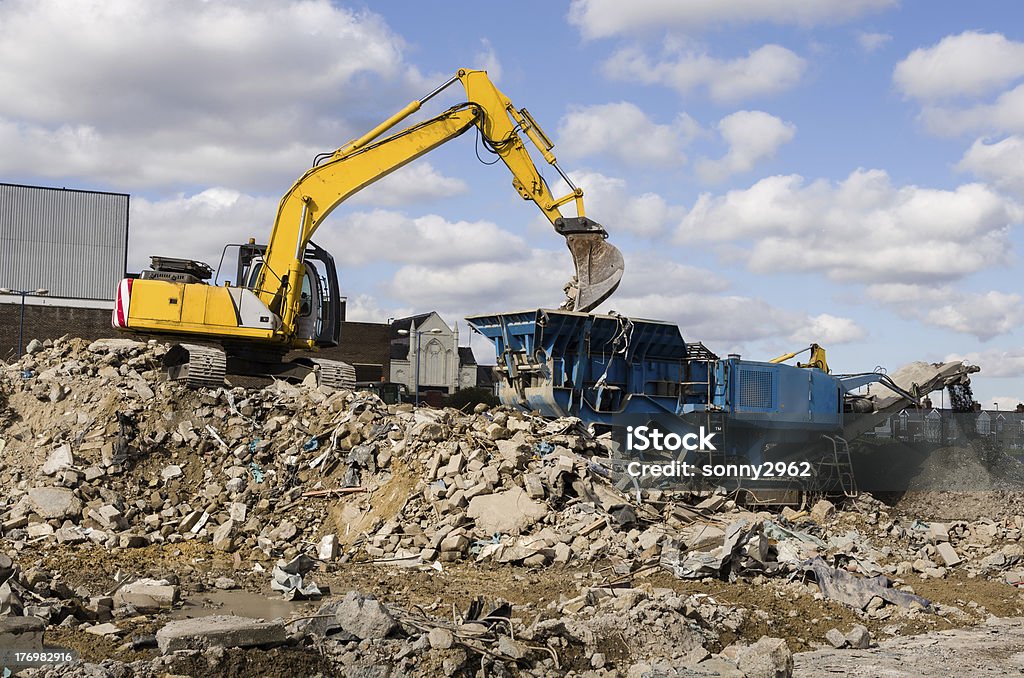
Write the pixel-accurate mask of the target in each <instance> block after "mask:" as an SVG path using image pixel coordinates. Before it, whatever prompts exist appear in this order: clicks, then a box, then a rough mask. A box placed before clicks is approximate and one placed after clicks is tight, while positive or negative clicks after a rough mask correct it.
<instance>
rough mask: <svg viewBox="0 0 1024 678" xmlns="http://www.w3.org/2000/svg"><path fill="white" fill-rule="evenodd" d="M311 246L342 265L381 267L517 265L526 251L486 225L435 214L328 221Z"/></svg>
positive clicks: (377, 213)
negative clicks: (387, 264) (507, 262)
mask: <svg viewBox="0 0 1024 678" xmlns="http://www.w3.org/2000/svg"><path fill="white" fill-rule="evenodd" d="M314 240H315V241H316V242H317V243H319V244H320V245H321V246H322V247H324V248H326V249H327V250H329V251H330V252H331V253H332V254H333V255H334V257H335V259H337V260H338V262H339V263H340V264H345V265H349V266H358V265H363V264H373V263H379V262H395V263H407V264H435V265H443V266H448V265H456V264H464V263H469V262H482V261H505V260H516V259H520V258H523V257H525V256H527V254H528V252H529V250H528V248H527V246H526V243H525V242H524V241H523V239H522V238H520V237H519V236H516V235H513V234H511V233H509V232H508V231H505V230H503V229H501V228H499V227H498V226H497V225H496V224H494V223H491V222H488V221H472V222H470V221H455V222H452V221H448V220H446V219H444V218H442V217H439V216H437V215H433V214H427V215H423V216H418V217H409V216H407V215H405V214H402V213H400V212H393V211H389V210H373V211H371V212H355V213H352V214H347V215H344V216H342V217H341V218H340V219H339V218H334V217H328V220H327V222H325V223H324V225H323V226H321V228H320V230H318V231H317V233H316V236H315V237H314Z"/></svg>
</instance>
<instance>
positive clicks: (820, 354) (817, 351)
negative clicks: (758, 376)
mask: <svg viewBox="0 0 1024 678" xmlns="http://www.w3.org/2000/svg"><path fill="white" fill-rule="evenodd" d="M808 351H810V354H811V359H810V360H809V361H807V362H805V363H797V364H796V366H797V367H817V368H818V369H819V370H821V371H822V372H824V373H825V374H831V373H832V370H830V369H829V367H828V360H827V359H826V357H825V349H823V348H822V347H821V346H818V345H817V344H811V345H810V346H808V347H807V348H803V349H800V350H799V351H794V352H793V353H786V354H785V355H780V356H779V357H778V358H772V359H771V360H769V361H768V362H770V363H784V362H786V361H787V360H792V359H793V358H795V357H797V356H798V355H800V354H801V353H807V352H808Z"/></svg>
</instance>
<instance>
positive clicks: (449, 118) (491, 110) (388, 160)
mask: <svg viewBox="0 0 1024 678" xmlns="http://www.w3.org/2000/svg"><path fill="white" fill-rule="evenodd" d="M456 81H458V82H460V83H461V84H462V85H463V87H464V88H465V90H466V95H467V103H464V104H461V105H459V106H455V107H453V108H451V109H449V110H447V111H445V112H444V113H442V114H440V115H438V116H435V117H433V118H430V119H428V120H426V121H424V122H422V123H419V124H416V125H413V126H411V127H408V128H406V129H403V130H400V131H398V132H396V133H393V134H391V135H390V136H387V137H384V138H383V139H381V138H380V137H381V135H383V134H384V133H385V132H387V131H389V130H390V129H392V128H393V127H394V126H395V125H397V124H398V123H400V122H401V121H402V120H404V119H406V118H408V117H409V116H410V115H412V114H413V113H415V112H416V111H418V110H419V109H420V107H421V106H422V105H423V104H424V103H425V102H426V101H428V100H429V99H431V98H433V97H434V96H436V95H437V94H438V93H440V92H441V91H443V90H444V89H445V88H447V87H448V86H450V85H452V84H454V83H455V82H456ZM472 126H475V127H476V128H477V129H478V130H479V131H480V134H481V138H482V140H483V142H484V145H485V146H486V147H487V148H488V149H490V150H491V151H492V152H493V153H495V154H496V155H498V156H499V157H500V158H501V160H502V161H503V162H504V163H505V165H506V166H507V167H508V169H509V170H510V171H511V172H512V177H513V178H512V185H513V187H514V188H515V189H516V191H517V192H518V193H519V194H520V195H521V196H522V197H523V199H525V200H532V201H533V202H534V203H535V204H536V205H537V207H538V208H540V210H541V212H542V213H543V214H544V216H545V217H547V219H548V220H549V221H550V222H551V224H552V225H553V226H554V227H555V230H556V231H558V232H559V233H560V234H562V235H563V236H565V238H566V243H567V245H568V248H569V252H570V254H571V255H572V257H573V263H574V265H575V269H576V275H575V278H574V280H573V281H570V283H569V284H568V285H567V286H566V289H567V291H568V293H569V299H568V300H567V302H566V304H565V307H567V308H572V309H574V310H577V311H589V310H591V309H593V308H594V307H596V306H597V305H598V304H600V303H601V302H602V301H604V300H605V299H607V298H608V296H610V295H611V294H612V293H613V292H614V291H615V289H616V287H618V284H619V281H620V280H621V278H622V272H623V259H622V254H621V253H620V252H619V250H618V249H617V248H615V247H613V246H612V245H609V244H608V243H607V242H606V240H605V239H606V238H607V237H608V234H607V232H606V231H605V230H604V228H602V227H601V226H600V224H598V223H596V222H594V221H592V220H590V219H586V218H585V212H584V207H583V190H582V189H580V188H578V187H576V186H575V185H573V183H572V181H571V180H570V179H569V177H568V176H567V175H566V174H565V173H564V172H563V171H562V169H561V168H560V167H559V166H558V163H557V161H556V159H555V156H554V155H552V154H551V148H552V146H553V145H552V144H551V142H550V141H549V140H548V138H547V136H546V135H545V134H544V132H543V130H541V128H540V127H539V126H538V125H537V123H536V121H534V119H533V116H532V115H531V114H530V113H529V112H528V111H527V110H526V109H516V108H515V106H513V105H512V102H511V101H510V100H509V99H508V97H506V96H505V95H504V94H502V93H501V91H499V90H498V88H497V87H495V86H494V83H493V82H491V80H490V78H488V77H487V73H486V72H484V71H473V70H465V69H462V70H459V71H458V73H457V74H456V75H455V76H454V77H453V78H451V79H450V80H448V81H447V82H446V83H444V84H443V85H441V86H440V87H438V88H437V89H435V90H434V91H432V92H430V93H429V94H428V95H426V96H425V97H423V98H422V99H418V100H416V101H412V102H410V103H409V104H407V105H406V106H405V107H404V108H402V109H401V110H400V111H398V112H397V113H395V114H394V115H392V116H391V117H390V118H388V119H387V120H385V121H384V122H382V123H380V124H379V125H377V126H376V127H375V128H373V129H372V130H370V131H369V132H367V133H366V134H364V135H363V136H361V137H359V138H358V139H355V140H353V141H351V142H349V143H347V144H345V145H344V146H342V147H341V148H339V149H338V150H337V151H335V152H334V153H333V154H332V155H331V156H330V157H329V158H328V159H327V160H326V161H324V162H322V163H320V164H319V165H316V166H315V167H313V168H312V169H310V170H309V171H307V172H306V173H305V174H304V175H303V176H302V177H300V178H299V180H298V181H296V182H295V184H294V185H293V186H292V188H291V189H290V190H289V191H288V193H286V194H285V196H284V198H282V200H281V203H280V205H279V207H278V213H277V218H276V219H275V221H274V228H273V231H272V233H271V237H270V241H269V243H268V247H267V252H266V264H267V265H266V266H265V267H264V269H263V271H262V272H261V274H260V279H259V281H258V284H257V288H258V290H257V293H258V294H259V295H260V297H261V298H262V299H263V301H264V302H265V303H266V304H267V305H268V306H269V307H270V309H271V310H272V311H274V312H275V313H277V314H279V315H281V316H282V320H283V325H284V326H285V327H286V328H287V327H291V326H292V323H293V319H294V317H295V315H296V313H297V311H298V308H299V294H298V292H299V290H298V285H289V284H287V281H288V280H297V279H300V278H297V277H296V276H301V275H302V266H301V263H302V262H301V260H300V257H298V256H297V254H296V253H298V252H301V251H302V250H303V248H304V247H305V246H306V244H307V243H308V242H309V241H310V239H311V238H312V237H313V234H314V233H315V232H316V230H317V228H318V227H319V226H320V224H321V223H323V220H324V219H325V218H326V217H327V215H329V214H330V213H331V211H332V210H333V209H334V208H335V207H337V206H338V205H339V204H340V203H341V202H342V201H344V200H345V199H346V198H348V197H349V196H350V195H352V194H353V193H355V192H357V191H359V190H361V189H363V188H365V187H366V186H368V185H369V184H371V183H373V182H375V181H377V180H379V179H381V178H383V177H385V176H387V175H388V174H390V173H391V172H393V171H395V170H397V169H399V168H400V167H402V166H404V165H406V164H407V163H409V162H411V161H413V160H415V159H416V158H418V157H420V156H421V155H423V154H425V153H428V152H430V151H431V150H433V149H434V148H437V147H438V146H440V145H442V144H444V143H446V142H448V141H451V140H452V139H454V138H456V137H457V136H459V135H461V134H462V133H464V132H465V131H467V130H468V129H469V128H470V127H472ZM519 131H522V132H523V133H524V134H525V136H526V138H527V139H529V140H530V141H531V142H532V143H533V144H534V145H535V146H536V147H537V150H538V151H540V153H541V155H542V156H543V157H544V160H545V161H546V162H547V163H549V164H550V165H551V166H552V167H554V168H555V170H556V171H557V172H558V174H559V175H560V176H561V177H562V178H563V179H564V180H565V182H566V184H567V185H568V186H569V189H570V192H569V193H568V194H566V195H565V196H562V197H559V198H556V197H555V196H554V195H553V194H552V193H551V190H550V188H549V186H548V183H547V181H546V180H545V179H544V177H543V176H542V175H541V173H540V171H539V170H538V169H537V166H536V165H535V164H534V162H533V159H532V158H531V156H530V153H529V151H528V150H527V148H526V144H525V142H524V140H523V138H522V136H520V134H519ZM570 202H572V203H574V205H575V208H576V216H574V217H573V216H568V217H567V216H564V215H563V214H562V212H561V210H560V208H561V207H562V206H563V205H565V204H567V203H570Z"/></svg>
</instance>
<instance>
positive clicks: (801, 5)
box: [569, 0, 897, 38]
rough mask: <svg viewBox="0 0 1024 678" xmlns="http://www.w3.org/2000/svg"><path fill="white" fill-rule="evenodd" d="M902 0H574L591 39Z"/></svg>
mask: <svg viewBox="0 0 1024 678" xmlns="http://www.w3.org/2000/svg"><path fill="white" fill-rule="evenodd" d="M896 4H897V0H729V1H727V2H726V1H724V0H687V1H686V2H679V0H633V1H632V2H621V1H620V0H573V3H572V5H571V6H570V7H569V23H571V24H573V25H574V26H576V27H577V28H579V30H580V32H581V33H582V34H583V36H584V37H586V38H605V37H609V36H614V35H620V34H623V33H633V32H637V31H643V30H652V29H680V28H681V29H684V30H693V29H698V28H702V27H705V26H709V25H714V24H720V23H726V22H727V23H752V22H762V21H763V22H769V23H776V24H797V25H801V26H808V25H815V24H823V23H825V24H827V23H835V22H839V21H845V20H848V19H852V18H854V17H857V16H861V15H862V14H865V13H867V12H872V11H876V10H880V9H885V8H888V7H892V6H894V5H896Z"/></svg>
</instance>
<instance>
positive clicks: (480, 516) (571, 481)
mask: <svg viewBox="0 0 1024 678" xmlns="http://www.w3.org/2000/svg"><path fill="white" fill-rule="evenodd" d="M160 355H161V349H160V347H156V346H149V345H146V344H141V343H138V342H132V341H128V340H103V341H98V342H94V343H93V344H91V345H89V346H87V347H86V346H84V345H82V343H81V342H78V341H75V340H70V341H68V340H64V341H61V340H58V341H57V342H56V343H55V345H53V346H52V347H41V348H40V349H39V350H38V351H36V352H35V353H33V354H32V355H31V356H28V357H26V358H25V359H23V360H22V361H21V362H20V363H18V364H16V365H14V366H11V367H9V368H8V369H7V372H6V375H5V378H6V382H7V385H8V388H10V390H11V392H12V397H13V398H14V399H15V400H17V401H19V402H20V404H21V405H22V409H29V410H32V414H31V416H29V417H25V418H24V419H23V420H22V421H19V422H16V423H15V424H13V425H12V426H11V427H10V429H9V430H8V435H7V440H8V444H7V449H6V453H5V454H4V456H3V463H2V465H0V481H2V482H4V483H5V486H7V487H10V488H12V491H11V492H9V493H8V494H7V495H6V497H5V498H4V502H5V504H4V505H0V512H2V513H0V527H2V529H3V531H4V534H5V535H6V536H7V537H8V538H10V539H13V540H14V541H15V542H17V541H19V539H24V540H33V539H39V538H48V539H52V540H54V541H55V542H57V543H59V544H77V543H84V542H86V541H90V542H94V543H96V544H99V545H104V546H106V547H108V548H135V547H141V546H145V545H148V544H153V543H177V542H181V541H189V540H194V539H198V540H203V541H209V542H211V543H212V544H213V545H214V546H215V547H216V548H217V549H218V550H221V551H224V552H234V551H236V550H241V551H243V555H248V554H247V552H248V551H251V550H252V549H259V550H260V551H262V552H263V553H264V554H265V556H266V557H268V558H269V557H283V558H285V559H286V560H290V559H292V558H294V557H295V556H296V555H298V554H299V553H300V552H307V551H308V552H309V555H312V556H314V557H316V556H318V555H322V554H320V551H323V554H326V555H327V557H326V558H325V559H328V560H330V559H333V558H334V557H336V556H339V555H340V557H341V558H342V559H343V560H344V559H347V558H351V557H353V556H356V557H358V556H357V554H362V555H364V556H366V557H369V558H370V559H400V560H401V559H404V560H418V561H435V560H440V561H442V562H451V561H457V560H462V559H465V558H473V559H475V560H478V561H479V560H485V559H492V560H494V561H496V562H500V563H509V562H517V563H520V562H521V563H525V564H527V565H544V564H548V563H552V562H557V563H567V562H570V561H584V562H585V561H590V560H593V559H594V558H597V557H601V556H607V555H615V556H619V557H628V556H633V555H637V554H640V553H642V552H644V551H646V550H649V549H651V548H653V547H654V546H656V544H657V543H658V541H660V539H661V536H662V533H661V532H660V531H650V530H648V531H643V530H640V529H637V528H636V525H637V524H638V519H637V515H636V510H635V509H634V508H631V507H629V506H628V504H629V500H628V498H627V497H626V496H625V495H623V494H621V493H619V492H616V491H615V490H614V489H613V488H612V487H611V486H610V484H609V483H608V482H607V481H606V480H604V479H603V478H601V476H600V474H599V473H597V472H596V471H595V470H594V468H595V467H594V466H593V464H591V463H590V462H589V461H588V459H589V457H590V456H593V455H594V454H595V453H596V454H597V455H598V456H607V452H606V451H604V450H603V448H601V445H600V443H599V442H598V441H595V440H591V439H589V438H588V436H586V432H585V431H583V430H582V429H581V428H580V426H579V422H578V421H577V420H573V419H566V420H558V421H551V422H548V421H543V420H541V419H539V418H535V417H529V416H527V415H524V414H520V413H514V412H506V411H500V410H499V411H495V412H488V411H481V412H476V413H472V414H463V413H461V412H457V411H454V410H428V409H420V410H416V411H413V408H412V407H411V406H408V405H402V406H387V405H384V404H383V403H382V402H381V401H380V400H379V399H377V398H376V397H374V396H372V395H370V394H366V393H350V392H344V391H339V392H335V393H326V392H323V391H320V390H318V389H315V388H306V387H296V386H290V385H287V384H285V383H283V382H277V383H275V384H273V385H272V386H269V387H267V388H265V389H262V390H255V391H253V390H246V389H241V388H234V389H227V388H222V389H215V390H206V391H201V392H192V391H186V390H184V389H182V388H181V387H180V386H179V385H177V384H174V383H166V382H165V383H161V382H160V381H159V378H158V374H159V371H158V369H157V367H158V362H159V358H160ZM33 400H34V401H35V402H32V401H33ZM381 496H383V497H384V498H385V501H384V502H381V500H380V499H381ZM336 499H341V501H340V510H339V511H338V514H337V515H335V516H331V515H329V513H330V511H329V509H330V508H331V507H332V506H333V504H334V503H335V502H334V501H333V500H336ZM314 542H315V543H317V544H318V545H319V546H318V548H316V549H313V548H310V547H308V546H303V544H306V545H308V544H310V543H314ZM348 547H352V548H351V549H349V550H347V551H346V550H345V549H346V548H348ZM339 548H341V549H342V552H341V553H339V552H338V550H339Z"/></svg>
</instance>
